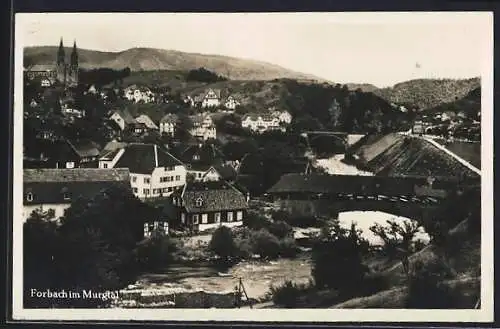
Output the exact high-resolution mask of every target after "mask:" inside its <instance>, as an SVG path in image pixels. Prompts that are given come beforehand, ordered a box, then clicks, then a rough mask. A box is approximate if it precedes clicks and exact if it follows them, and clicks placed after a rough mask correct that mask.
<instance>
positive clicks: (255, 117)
mask: <svg viewBox="0 0 500 329" xmlns="http://www.w3.org/2000/svg"><path fill="white" fill-rule="evenodd" d="M259 117H260V118H262V120H264V121H272V120H273V119H275V117H273V115H272V114H270V113H250V114H245V115H244V116H243V118H242V119H241V120H242V121H244V120H248V119H249V120H252V121H257V120H258V119H259Z"/></svg>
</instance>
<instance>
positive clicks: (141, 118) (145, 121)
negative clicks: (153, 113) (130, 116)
mask: <svg viewBox="0 0 500 329" xmlns="http://www.w3.org/2000/svg"><path fill="white" fill-rule="evenodd" d="M135 121H136V122H138V123H142V124H144V125H146V128H147V129H152V130H158V126H157V125H156V124H155V123H154V122H153V120H151V118H150V117H149V116H147V115H146V114H141V115H139V116H138V117H136V118H135Z"/></svg>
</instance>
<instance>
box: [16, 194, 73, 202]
mask: <svg viewBox="0 0 500 329" xmlns="http://www.w3.org/2000/svg"><path fill="white" fill-rule="evenodd" d="M63 199H64V200H71V196H70V195H69V193H66V192H65V193H63ZM26 201H28V202H31V201H33V193H31V192H28V193H26Z"/></svg>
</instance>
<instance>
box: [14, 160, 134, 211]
mask: <svg viewBox="0 0 500 329" xmlns="http://www.w3.org/2000/svg"><path fill="white" fill-rule="evenodd" d="M112 186H126V187H130V178H129V170H128V169H123V168H117V169H97V168H85V169H82V168H78V169H25V170H24V173H23V194H24V198H23V202H24V204H41V203H69V202H71V199H73V200H74V199H75V198H77V197H79V196H83V197H92V196H94V195H96V194H97V193H99V192H100V191H102V190H105V189H107V188H110V187H112ZM29 193H30V194H31V196H32V197H33V200H32V201H28V199H27V196H28V194H29ZM65 193H66V194H67V195H68V196H69V197H70V200H65V199H64V194H65Z"/></svg>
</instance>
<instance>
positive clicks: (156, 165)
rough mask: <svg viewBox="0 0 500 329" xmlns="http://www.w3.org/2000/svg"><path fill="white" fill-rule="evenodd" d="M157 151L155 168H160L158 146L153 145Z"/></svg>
mask: <svg viewBox="0 0 500 329" xmlns="http://www.w3.org/2000/svg"><path fill="white" fill-rule="evenodd" d="M153 146H154V150H155V168H158V146H157V145H156V144H153Z"/></svg>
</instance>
